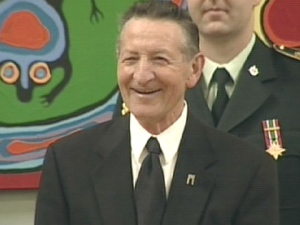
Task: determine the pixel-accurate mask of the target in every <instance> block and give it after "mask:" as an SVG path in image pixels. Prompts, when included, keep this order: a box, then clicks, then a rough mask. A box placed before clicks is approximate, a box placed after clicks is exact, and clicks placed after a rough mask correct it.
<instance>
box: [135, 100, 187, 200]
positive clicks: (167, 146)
mask: <svg viewBox="0 0 300 225" xmlns="http://www.w3.org/2000/svg"><path fill="white" fill-rule="evenodd" d="M186 120H187V104H186V102H185V105H184V108H183V111H182V113H181V115H180V117H179V118H178V119H177V120H176V121H175V122H174V123H173V124H172V125H171V126H170V127H169V128H167V129H166V130H165V131H163V132H162V133H160V134H158V135H152V134H150V133H149V132H148V131H146V130H145V129H144V128H143V127H142V126H141V125H140V124H139V122H138V121H137V119H136V118H135V117H134V115H133V114H130V137H131V140H130V142H131V161H132V173H133V184H134V186H135V183H136V180H137V178H138V174H139V171H140V168H141V166H142V163H143V160H144V159H145V157H146V156H147V154H148V152H147V150H146V149H145V145H146V143H147V141H148V139H149V138H150V137H151V136H153V137H156V138H157V140H158V142H159V144H160V147H161V150H162V154H161V155H160V162H161V165H162V169H163V173H164V178H165V185H166V195H167V196H168V194H169V190H170V186H171V182H172V178H173V173H174V168H175V164H176V161H177V152H178V147H179V143H180V141H181V137H182V134H183V130H184V127H185V124H186Z"/></svg>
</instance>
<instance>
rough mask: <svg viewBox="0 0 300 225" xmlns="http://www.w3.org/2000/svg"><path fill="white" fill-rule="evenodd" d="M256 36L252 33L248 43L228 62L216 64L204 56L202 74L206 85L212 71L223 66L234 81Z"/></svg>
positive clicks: (210, 78)
mask: <svg viewBox="0 0 300 225" xmlns="http://www.w3.org/2000/svg"><path fill="white" fill-rule="evenodd" d="M255 39H256V36H255V34H253V35H252V38H251V40H250V42H249V43H248V45H247V46H246V47H245V48H244V49H243V50H242V51H241V52H240V53H239V54H238V55H237V56H236V57H234V58H233V59H232V60H231V61H230V62H229V63H225V64H218V63H216V62H214V61H212V60H210V59H209V58H206V57H205V63H204V68H203V76H204V80H205V83H206V85H207V86H208V85H209V84H210V82H211V80H212V76H213V73H214V72H215V70H216V69H217V67H221V68H225V69H226V70H227V71H228V73H229V74H230V76H231V78H232V80H233V82H234V83H236V81H237V79H238V77H239V74H240V71H241V69H242V67H243V65H244V63H245V61H246V59H247V58H248V56H249V54H250V52H251V50H252V48H253V46H254V44H255Z"/></svg>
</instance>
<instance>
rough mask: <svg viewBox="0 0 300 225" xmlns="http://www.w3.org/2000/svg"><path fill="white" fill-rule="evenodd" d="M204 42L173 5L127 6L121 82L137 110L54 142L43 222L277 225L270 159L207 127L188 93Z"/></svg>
mask: <svg viewBox="0 0 300 225" xmlns="http://www.w3.org/2000/svg"><path fill="white" fill-rule="evenodd" d="M198 46H199V43H198V29H197V26H196V25H195V24H193V23H192V21H191V19H190V17H189V16H188V15H187V14H186V13H185V12H184V11H181V10H180V9H179V8H177V7H176V6H175V5H173V4H171V3H157V2H148V3H147V2H141V3H137V4H135V5H133V6H132V7H131V8H130V9H129V10H128V11H127V12H126V13H125V15H124V16H123V20H122V23H121V32H120V37H119V40H118V44H117V49H118V83H119V87H120V90H121V93H122V97H123V99H124V101H125V103H126V105H127V107H128V108H129V110H130V113H128V114H127V115H126V116H124V117H119V118H116V119H115V120H111V121H108V122H105V123H103V124H99V125H98V126H96V127H94V128H90V129H89V130H85V131H82V132H80V133H77V134H74V135H72V136H69V137H66V138H64V139H62V140H60V141H58V142H57V143H55V144H53V145H52V146H51V147H50V148H49V149H48V152H47V155H46V158H45V164H44V167H43V176H42V179H41V186H40V190H39V195H38V200H37V206H36V220H35V221H36V222H35V224H36V225H50V224H55V225H82V224H84V225H89V224H94V225H96V224H97V225H101V224H103V225H122V224H124V225H135V224H137V225H160V224H162V225H183V224H187V225H197V224H202V225H229V224H230V225H246V224H247V225H250V224H253V225H266V224H268V225H277V224H278V202H277V201H278V196H277V173H276V167H275V164H274V161H273V160H272V159H271V157H270V156H269V155H267V154H266V153H264V152H262V151H260V150H258V149H256V148H255V147H253V146H251V145H249V144H247V143H245V142H243V141H241V140H239V139H237V138H235V137H233V136H231V135H229V134H226V133H223V132H220V131H217V130H216V129H214V128H209V127H206V126H205V125H203V124H202V123H201V122H199V121H198V120H197V119H196V118H195V117H194V115H193V114H192V113H191V112H190V110H189V106H188V104H187V103H186V102H185V100H184V96H185V92H186V90H187V89H189V88H192V87H194V86H195V85H196V84H197V82H198V80H199V77H200V74H201V72H202V66H203V56H202V55H201V54H200V53H199V49H198V48H199V47H198Z"/></svg>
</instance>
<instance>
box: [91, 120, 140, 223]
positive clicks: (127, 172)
mask: <svg viewBox="0 0 300 225" xmlns="http://www.w3.org/2000/svg"><path fill="white" fill-rule="evenodd" d="M100 135H101V134H100ZM100 135H99V137H100ZM102 135H103V134H102ZM99 139H101V140H99V145H98V146H97V147H96V148H95V151H96V152H97V154H98V155H99V157H100V160H99V162H98V163H97V166H96V168H95V170H94V172H93V175H92V180H93V183H94V188H95V192H96V198H97V200H98V204H99V208H100V215H101V218H102V220H103V224H105V225H109V224H111V225H115V224H124V222H126V224H132V225H134V224H136V214H135V206H134V198H133V182H132V180H133V178H132V170H131V154H130V149H131V147H130V132H129V117H127V118H119V119H117V120H116V121H115V122H114V124H113V125H112V126H111V127H109V128H108V130H107V131H106V132H105V134H104V135H103V136H102V137H101V138H99Z"/></svg>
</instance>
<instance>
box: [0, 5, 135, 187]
mask: <svg viewBox="0 0 300 225" xmlns="http://www.w3.org/2000/svg"><path fill="white" fill-rule="evenodd" d="M132 2H133V0H125V1H117V2H115V1H107V0H76V1H74V0H2V1H0V78H1V79H0V106H1V107H0V189H24V188H37V187H38V180H39V176H40V168H41V165H42V163H43V157H44V154H45V151H46V147H47V146H48V144H49V143H51V142H53V141H54V140H56V139H57V138H60V137H62V136H64V135H67V134H70V133H72V132H75V131H78V130H80V129H85V128H87V127H89V126H92V125H94V124H96V123H100V122H102V121H105V120H108V119H110V118H111V115H112V111H113V109H114V104H115V99H116V90H117V89H116V67H115V61H116V60H115V41H116V36H117V29H118V27H117V21H118V17H119V15H121V14H122V12H123V11H124V9H126V8H128V7H129V5H131V4H132Z"/></svg>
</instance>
